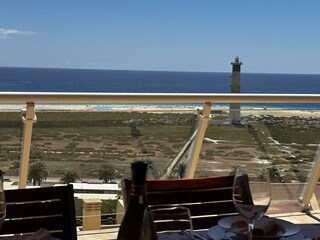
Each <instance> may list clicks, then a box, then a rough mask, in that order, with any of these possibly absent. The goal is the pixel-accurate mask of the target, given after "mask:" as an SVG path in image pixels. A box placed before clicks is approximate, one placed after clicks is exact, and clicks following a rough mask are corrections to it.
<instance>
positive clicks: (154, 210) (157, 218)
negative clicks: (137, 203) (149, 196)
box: [140, 205, 194, 240]
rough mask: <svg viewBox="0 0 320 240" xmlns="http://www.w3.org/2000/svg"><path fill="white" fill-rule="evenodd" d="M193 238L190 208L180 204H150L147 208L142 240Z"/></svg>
mask: <svg viewBox="0 0 320 240" xmlns="http://www.w3.org/2000/svg"><path fill="white" fill-rule="evenodd" d="M171 238H172V239H181V240H193V239H194V237H193V228H192V221H191V217H190V210H189V209H188V208H187V207H184V206H179V205H163V206H150V207H147V208H146V209H145V212H144V217H143V222H142V231H141V235H140V240H165V239H171Z"/></svg>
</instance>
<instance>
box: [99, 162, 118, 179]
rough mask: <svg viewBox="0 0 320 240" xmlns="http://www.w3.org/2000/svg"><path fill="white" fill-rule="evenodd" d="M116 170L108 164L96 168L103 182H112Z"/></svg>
mask: <svg viewBox="0 0 320 240" xmlns="http://www.w3.org/2000/svg"><path fill="white" fill-rule="evenodd" d="M115 175H116V170H115V169H114V168H113V167H112V166H110V165H108V164H103V165H102V166H101V168H100V169H99V170H98V176H99V179H100V180H103V181H104V182H105V183H108V182H112V181H113V180H114V178H115Z"/></svg>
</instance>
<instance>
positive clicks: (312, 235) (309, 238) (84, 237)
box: [78, 210, 320, 240]
mask: <svg viewBox="0 0 320 240" xmlns="http://www.w3.org/2000/svg"><path fill="white" fill-rule="evenodd" d="M268 216H269V217H271V218H275V219H280V220H284V221H288V222H290V223H292V224H294V225H295V226H296V227H298V228H299V232H298V233H297V234H295V235H293V236H288V237H280V238H278V239H279V240H300V239H304V240H320V210H315V211H309V212H307V213H305V212H291V213H280V214H271V215H268ZM214 227H216V226H212V228H214ZM212 228H210V229H212ZM210 229H209V230H207V229H206V230H196V231H194V232H195V234H196V236H195V240H199V239H200V240H201V239H202V240H203V239H205V240H231V239H232V240H242V239H245V238H243V237H242V239H241V238H239V239H236V238H234V239H233V238H232V237H231V238H229V239H228V238H227V237H225V238H221V236H220V238H219V236H216V237H213V238H212V237H210V236H209V231H210ZM117 231H118V228H116V227H113V228H106V229H100V230H93V231H78V240H115V239H117ZM199 236H201V237H202V238H199ZM163 237H164V238H162V239H165V240H184V239H181V235H179V234H177V235H172V234H167V235H166V236H163ZM162 239H159V240H162ZM256 239H257V238H256ZM263 239H268V240H271V239H270V238H263ZM186 240H189V239H186Z"/></svg>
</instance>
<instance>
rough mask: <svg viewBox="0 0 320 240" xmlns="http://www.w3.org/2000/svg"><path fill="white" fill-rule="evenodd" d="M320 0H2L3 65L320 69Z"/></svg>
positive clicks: (0, 36)
mask: <svg viewBox="0 0 320 240" xmlns="http://www.w3.org/2000/svg"><path fill="white" fill-rule="evenodd" d="M319 13H320V1H319V0H307V1H305V0H299V1H298V0H268V1H259V0H242V1H240V0H236V1H235V0H227V1H224V0H220V1H218V0H131V1H127V0H86V1H85V0H67V1H66V0H51V1H49V0H1V1H0V53H1V55H0V66H12V67H14V66H18V67H52V68H56V67H58V68H93V69H132V70H165V71H205V72H229V71H230V69H231V66H230V62H231V61H232V60H233V59H234V57H235V56H239V57H240V60H241V61H242V62H243V68H242V69H243V71H244V72H262V73H308V74H320V14H319Z"/></svg>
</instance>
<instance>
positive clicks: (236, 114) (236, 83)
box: [229, 57, 242, 124]
mask: <svg viewBox="0 0 320 240" xmlns="http://www.w3.org/2000/svg"><path fill="white" fill-rule="evenodd" d="M231 65H232V76H231V84H230V87H231V93H240V69H241V65H242V62H240V61H239V57H235V59H234V62H231ZM229 122H230V123H231V124H240V103H230V106H229Z"/></svg>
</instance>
